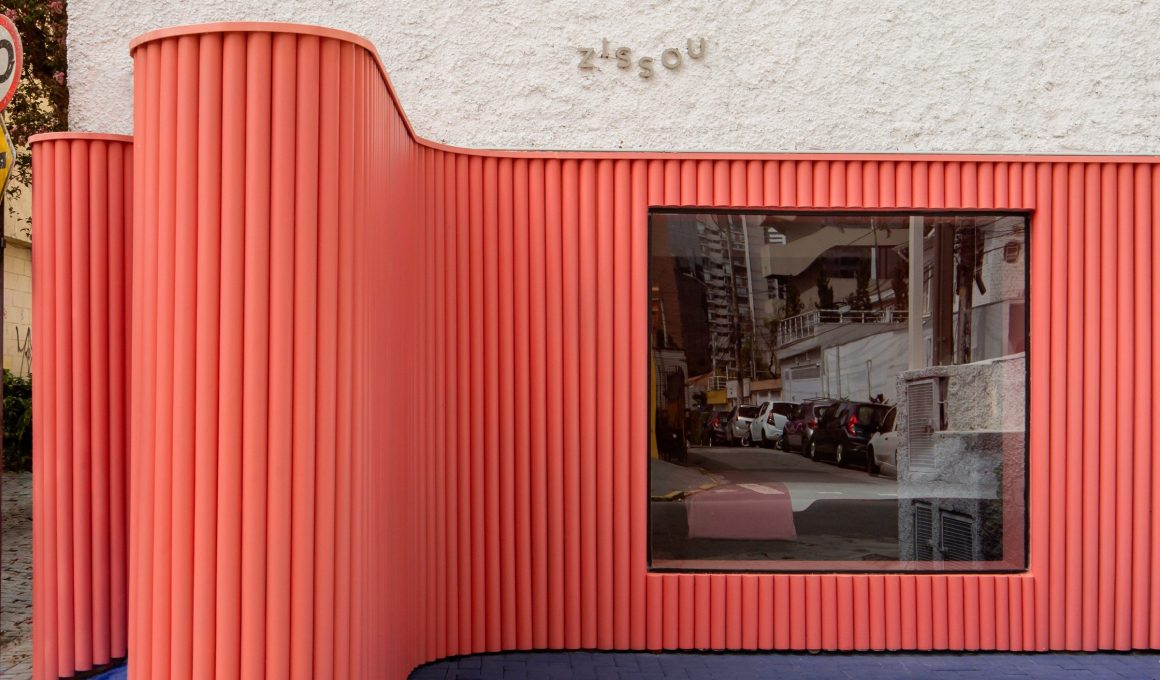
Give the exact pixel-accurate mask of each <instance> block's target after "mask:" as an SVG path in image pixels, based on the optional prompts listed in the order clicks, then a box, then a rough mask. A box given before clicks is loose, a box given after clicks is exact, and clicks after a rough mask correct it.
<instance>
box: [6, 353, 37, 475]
mask: <svg viewBox="0 0 1160 680" xmlns="http://www.w3.org/2000/svg"><path fill="white" fill-rule="evenodd" d="M4 469H5V470H8V471H12V472H22V471H28V470H31V469H32V377H31V376H29V377H27V378H22V377H20V376H18V375H13V374H12V371H9V370H8V369H7V368H6V369H4Z"/></svg>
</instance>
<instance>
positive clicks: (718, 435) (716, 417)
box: [706, 411, 732, 446]
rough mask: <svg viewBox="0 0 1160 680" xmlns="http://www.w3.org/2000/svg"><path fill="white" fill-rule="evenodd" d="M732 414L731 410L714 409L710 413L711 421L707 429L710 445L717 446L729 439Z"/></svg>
mask: <svg viewBox="0 0 1160 680" xmlns="http://www.w3.org/2000/svg"><path fill="white" fill-rule="evenodd" d="M731 415H732V412H731V411H713V412H712V413H711V414H710V415H709V422H708V423H707V424H706V425H707V427H706V430H707V431H708V433H709V446H717V445H719V444H725V443H726V442H728V441H729V435H728V434H727V430H728V427H729V419H730V416H731Z"/></svg>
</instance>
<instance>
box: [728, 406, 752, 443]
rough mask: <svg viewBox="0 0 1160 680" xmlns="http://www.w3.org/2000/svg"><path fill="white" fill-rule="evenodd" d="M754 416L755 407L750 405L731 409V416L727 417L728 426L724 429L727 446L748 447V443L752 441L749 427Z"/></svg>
mask: <svg viewBox="0 0 1160 680" xmlns="http://www.w3.org/2000/svg"><path fill="white" fill-rule="evenodd" d="M756 416H757V407H756V406H753V405H751V404H741V405H740V406H738V407H736V408H734V409H733V415H732V416H730V417H729V426H728V427H726V428H725V435H726V436H727V437H728V438H729V444H731V445H740V446H749V443H750V441H752V440H751V439H750V435H749V426H750V425H751V424H752V423H753V421H754V419H755V418H756Z"/></svg>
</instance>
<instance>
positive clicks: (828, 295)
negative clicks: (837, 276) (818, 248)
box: [817, 263, 834, 309]
mask: <svg viewBox="0 0 1160 680" xmlns="http://www.w3.org/2000/svg"><path fill="white" fill-rule="evenodd" d="M817 286H818V309H833V308H834V289H833V288H831V287H830V277H828V276H826V269H825V267H824V266H822V264H821V263H819V264H818V280H817Z"/></svg>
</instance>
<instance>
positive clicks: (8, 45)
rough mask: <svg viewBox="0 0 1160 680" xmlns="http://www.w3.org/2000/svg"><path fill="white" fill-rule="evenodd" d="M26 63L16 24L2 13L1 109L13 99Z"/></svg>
mask: <svg viewBox="0 0 1160 680" xmlns="http://www.w3.org/2000/svg"><path fill="white" fill-rule="evenodd" d="M23 65H24V49H23V48H22V47H21V46H20V34H19V33H17V32H16V24H14V23H12V20H11V19H9V18H8V17H6V16H4V15H3V14H0V111H3V110H4V107H5V106H8V102H10V101H12V95H13V94H15V93H16V86H17V85H18V84H19V83H20V69H21V68H22V67H23Z"/></svg>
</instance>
